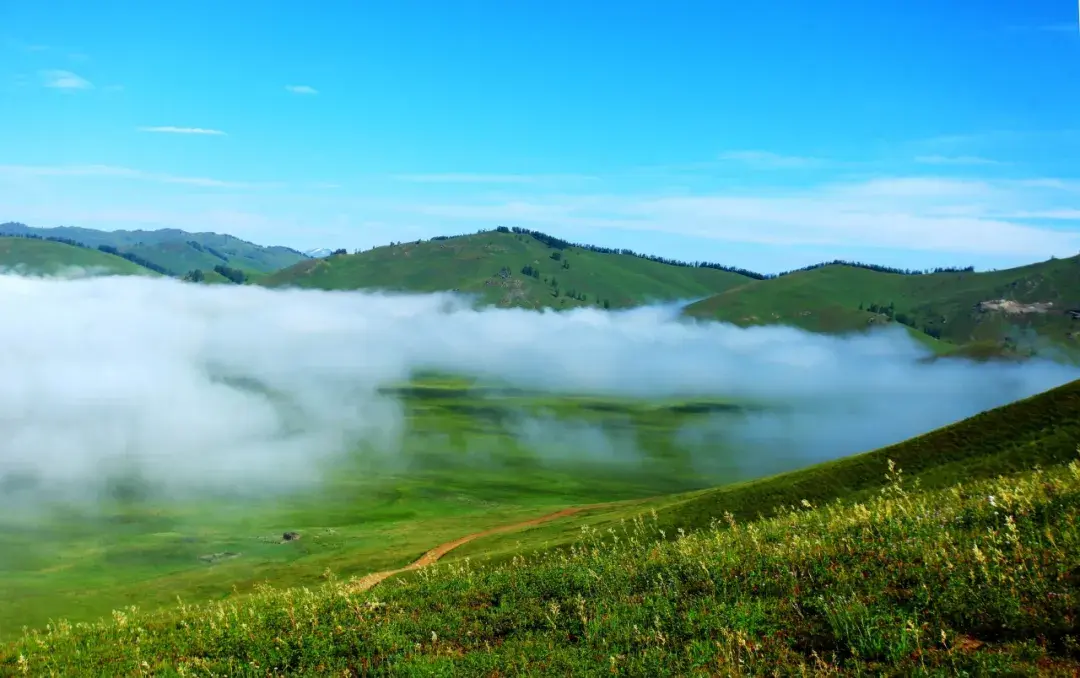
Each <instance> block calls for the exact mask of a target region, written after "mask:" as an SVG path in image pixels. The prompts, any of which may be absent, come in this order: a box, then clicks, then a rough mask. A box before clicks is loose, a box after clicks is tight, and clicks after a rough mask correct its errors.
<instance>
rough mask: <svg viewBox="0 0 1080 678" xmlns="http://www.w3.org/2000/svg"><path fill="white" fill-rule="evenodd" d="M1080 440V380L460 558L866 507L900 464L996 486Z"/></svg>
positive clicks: (932, 478) (939, 478)
mask: <svg viewBox="0 0 1080 678" xmlns="http://www.w3.org/2000/svg"><path fill="white" fill-rule="evenodd" d="M1078 442H1080V381H1074V382H1072V383H1069V384H1066V385H1064V386H1060V387H1058V388H1056V389H1053V390H1050V391H1047V392H1045V393H1041V394H1039V395H1036V396H1033V397H1030V398H1026V399H1024V400H1020V401H1018V402H1015V403H1011V404H1009V405H1005V406H1003V407H998V408H995V409H992V410H988V411H986V412H983V413H981V414H978V415H976V416H974V417H970V418H968V419H964V420H962V421H959V422H956V423H955V424H952V425H949V426H945V427H943V428H940V429H937V430H934V431H931V432H929V433H926V434H924V435H921V436H918V437H915V438H912V439H910V440H906V441H904V442H901V443H898V444H896V445H891V446H889V447H885V448H882V449H879V450H874V451H872V452H866V453H864V454H858V455H854V456H851V457H846V458H844V459H838V460H835V461H829V462H824V463H821V464H817V465H814V466H810V467H808V468H805V469H800V470H798V471H791V472H788V473H782V474H780V475H777V476H773V477H770V478H762V479H758V480H750V481H747V482H742V483H738V484H734V485H727V486H723V487H719V488H713V489H708V490H701V491H697V492H692V493H688V494H683V495H673V496H669V497H660V498H657V499H650V500H646V501H643V502H642V501H634V502H628V503H625V504H612V505H611V506H610V507H600V508H596V509H592V510H590V511H587V512H584V513H582V514H581V516H580V517H579V518H578V519H577V520H576V521H567V522H564V523H560V524H552V525H548V526H545V527H541V528H536V529H533V530H530V531H529V532H528V533H526V534H515V535H511V536H502V537H492V538H486V539H480V540H477V541H475V542H473V543H471V544H469V545H468V546H466V547H464V548H463V549H461V550H460V551H456V552H455V553H456V557H459V558H461V557H466V556H470V555H471V556H473V557H474V558H475V557H481V556H483V557H486V558H494V559H496V560H499V559H502V558H508V557H512V556H513V555H515V554H517V553H519V552H521V551H522V550H523V549H533V550H535V549H542V548H551V547H553V546H560V545H566V544H569V543H571V542H572V541H573V539H574V538H575V537H576V534H577V532H578V531H579V530H580V527H581V525H582V524H587V525H590V526H592V527H593V528H596V529H607V528H609V527H613V526H615V525H617V524H618V523H619V521H621V520H624V519H626V518H628V517H630V516H632V515H635V514H637V513H640V512H641V511H644V510H655V511H656V512H657V515H658V521H659V523H660V524H661V526H663V527H666V528H667V529H668V530H669V532H670V534H671V535H674V534H675V530H676V529H677V528H680V527H681V528H685V529H697V528H705V527H708V526H709V524H710V523H711V522H712V521H713V520H714V519H720V518H722V517H723V516H724V514H725V513H730V514H732V515H733V516H735V517H736V518H737V519H739V520H750V519H753V518H755V517H757V516H758V515H759V514H761V515H765V516H770V515H772V514H773V513H774V512H775V511H776V510H777V509H778V508H782V507H788V506H793V505H798V504H799V502H800V501H802V500H803V499H806V500H809V501H811V502H813V503H814V504H823V503H827V502H830V501H834V500H836V499H846V500H854V499H862V498H865V497H867V496H870V495H872V494H874V493H876V492H878V491H879V490H880V488H881V487H882V486H883V484H884V480H885V477H884V475H883V474H882V468H883V467H884V466H886V464H887V462H888V460H890V459H891V460H893V461H894V462H896V463H897V464H898V465H899V466H900V467H901V468H903V469H904V472H905V475H907V476H909V478H910V479H911V480H912V481H914V480H915V479H918V481H919V482H920V483H921V484H922V486H923V487H926V488H940V487H945V486H948V485H950V484H954V483H958V482H961V481H963V480H965V479H974V478H991V477H994V476H997V475H999V474H1003V473H1013V472H1016V471H1021V470H1025V469H1028V468H1031V467H1033V466H1035V465H1043V466H1048V465H1052V464H1060V463H1063V462H1067V461H1068V460H1069V459H1071V458H1073V457H1074V456H1075V454H1076V448H1077V443H1078Z"/></svg>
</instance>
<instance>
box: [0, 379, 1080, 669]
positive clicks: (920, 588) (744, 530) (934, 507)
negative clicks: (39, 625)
mask: <svg viewBox="0 0 1080 678" xmlns="http://www.w3.org/2000/svg"><path fill="white" fill-rule="evenodd" d="M1069 393H1071V395H1070V394H1069ZM1073 397H1075V385H1074V387H1073V388H1072V391H1071V392H1068V393H1066V394H1064V395H1063V394H1062V393H1055V395H1054V397H1053V398H1052V400H1053V401H1055V402H1056V401H1058V400H1059V399H1064V400H1066V401H1071V400H1072V398H1073ZM1029 406H1030V402H1029ZM1002 412H1005V414H1002ZM1024 413H1026V410H1021V411H1019V412H1018V411H1011V412H1010V411H1009V410H1008V409H1006V410H1003V411H998V412H996V413H993V414H991V415H990V418H991V419H993V420H996V419H1000V418H1005V419H1009V420H1012V419H1014V418H1017V417H1019V416H1020V415H1022V414H1024ZM1006 415H1007V416H1006ZM990 423H992V422H990V421H988V420H985V419H984V421H983V424H984V425H986V424H990ZM1041 423H1042V424H1044V425H1046V424H1047V421H1045V420H1044V421H1042V422H1041ZM968 428H969V430H970V428H971V426H970V425H969V426H968ZM988 428H989V429H990V431H989V432H988V434H987V436H986V437H985V438H984V439H981V440H980V441H979V442H978V443H977V444H976V450H981V449H982V447H981V445H982V444H987V443H990V442H991V440H996V443H997V446H1001V447H1002V448H1010V447H1015V446H1017V445H1019V446H1022V447H1024V448H1027V449H1028V453H1027V454H1021V455H1018V456H1017V458H1016V461H1017V462H1018V463H1020V464H1021V467H1022V466H1025V465H1028V464H1031V463H1034V462H1036V461H1043V460H1048V459H1049V458H1048V457H1046V455H1043V454H1042V453H1041V452H1040V451H1039V449H1040V448H1039V446H1038V444H1035V445H1028V444H1027V442H1030V441H1026V437H1025V435H1026V434H1025V435H1021V437H1020V438H1019V439H1013V438H1011V437H1009V436H1011V435H1013V434H1018V433H1022V432H1024V431H1029V433H1030V431H1033V430H1034V428H1033V427H1029V426H1027V425H1025V424H1023V423H1022V422H1020V421H1015V422H1012V423H1010V424H1003V425H1001V426H998V425H996V424H995V425H992V426H989V427H988ZM995 436H996V437H995ZM1002 436H1005V437H1002ZM1027 437H1030V435H1027ZM945 442H954V441H952V440H947V441H945ZM1072 442H1073V443H1075V438H1072ZM929 444H930V443H929V439H927V440H924V441H923V442H922V443H919V442H913V443H912V445H914V446H915V447H920V446H923V447H925V446H927V445H929ZM995 447H996V446H995ZM927 449H929V448H927ZM894 451H897V450H894ZM984 451H985V450H984ZM944 456H945V458H946V459H947V460H948V461H949V462H952V463H955V462H956V461H960V460H964V459H969V458H970V457H971V454H969V453H967V452H960V453H957V452H956V451H955V450H954V448H953V447H950V446H948V445H947V446H946V451H945V455H944ZM1051 456H1053V455H1051ZM1022 457H1026V458H1027V460H1026V462H1025V461H1022V459H1021V458H1022ZM909 458H910V459H911V460H912V461H914V462H916V463H918V461H919V460H920V459H922V460H923V461H924V462H932V461H933V459H935V458H936V457H932V456H929V457H928V455H927V454H926V452H925V450H924V451H923V452H922V453H921V454H914V453H913V454H910V455H909ZM881 462H882V457H881V456H880V455H879V456H878V457H876V458H874V459H873V462H872V463H871V462H869V461H868V462H867V463H870V464H871V466H873V468H872V470H873V471H874V472H875V473H874V475H877V479H876V480H875V481H874V483H873V484H874V485H875V486H876V487H878V488H880V489H883V490H885V491H884V492H875V493H874V496H872V497H869V496H868V497H866V498H864V499H863V500H862V503H861V504H858V505H851V504H850V503H849V502H843V503H841V502H837V503H833V504H829V505H828V506H825V505H822V507H821V508H816V509H813V508H812V506H811V504H809V503H808V504H804V505H802V506H800V507H799V508H798V509H796V510H794V511H792V512H788V513H785V514H782V515H778V516H776V517H773V518H770V519H760V520H758V521H755V522H751V523H746V522H744V521H742V520H737V519H729V520H727V521H722V522H720V523H719V524H715V525H713V526H711V527H710V528H709V529H707V530H703V531H700V532H696V533H691V534H689V535H688V536H686V537H684V538H680V539H678V540H675V541H672V540H671V539H670V537H671V535H667V536H666V537H665V535H663V534H662V533H661V532H660V529H662V528H661V527H660V526H657V525H654V524H651V523H650V522H648V521H644V520H635V521H632V522H631V523H629V524H626V525H622V526H619V527H620V529H619V530H618V531H613V532H611V533H607V534H605V533H603V532H598V531H596V530H590V531H587V532H586V533H584V534H583V535H582V540H581V541H580V542H579V543H578V544H577V545H576V548H574V549H573V550H571V551H569V552H563V553H554V552H549V553H548V554H545V555H542V556H539V557H535V556H534V557H531V558H518V559H516V560H515V561H514V562H513V563H508V564H504V565H502V566H499V567H495V568H482V569H475V568H473V567H471V566H469V565H468V564H463V565H458V566H456V567H455V566H452V567H449V568H447V567H440V568H438V569H436V570H434V571H433V570H428V571H426V572H424V571H421V572H420V573H419V574H418V575H417V576H415V577H413V578H411V579H410V580H408V581H404V582H390V583H387V584H383V585H382V586H380V587H378V588H376V589H374V590H372V591H370V592H367V593H354V592H351V590H350V588H349V586H348V584H347V583H345V584H340V583H334V582H332V583H330V584H328V585H327V586H325V587H320V588H317V589H314V590H286V591H273V590H266V591H264V592H261V593H259V594H257V595H255V596H253V597H250V598H247V599H244V600H235V601H224V602H221V603H217V604H212V605H209V606H206V607H185V608H180V609H173V610H168V611H163V612H159V613H152V614H145V613H140V612H138V611H137V610H134V609H131V610H125V611H123V612H118V613H115V614H114V616H113V619H112V620H110V621H103V622H101V623H99V624H96V625H92V626H90V625H82V626H78V627H74V628H73V627H72V626H71V625H68V624H64V623H60V624H57V625H54V626H53V627H52V628H51V629H50V630H49V631H47V632H45V633H32V634H30V635H28V636H26V637H25V638H24V639H23V640H22V641H20V642H18V643H17V644H15V645H14V646H11V647H8V648H7V649H6V650H0V670H4V669H6V670H7V671H10V672H12V673H14V672H16V671H23V672H33V673H34V674H35V675H36V674H45V673H58V674H62V675H118V674H124V675H127V674H133V673H136V672H138V673H140V674H146V673H151V672H152V673H153V674H154V675H174V674H176V673H178V672H179V671H183V672H184V673H189V674H192V673H193V674H198V675H211V674H215V675H267V674H273V675H278V674H281V673H284V674H288V675H331V674H333V675H370V674H375V675H451V674H464V675H503V674H511V673H512V674H515V675H601V674H604V675H607V674H614V675H640V676H661V675H698V674H701V675H743V674H750V675H758V674H778V675H806V674H807V673H808V672H810V673H814V674H833V673H835V674H838V675H927V674H930V675H945V674H948V675H955V674H957V673H959V674H961V675H972V674H974V675H985V674H988V673H997V672H1005V673H1007V674H1008V675H1062V676H1067V675H1076V673H1077V671H1078V670H1080V619H1078V617H1077V616H1076V614H1075V612H1076V600H1077V597H1078V596H1080V464H1078V463H1077V462H1076V461H1073V462H1072V463H1071V464H1070V465H1069V466H1068V467H1065V466H1064V465H1061V464H1058V465H1055V466H1052V467H1050V468H1048V469H1046V470H1044V471H1041V472H1038V473H1030V472H1027V473H1021V474H1017V475H1013V476H1011V477H1003V478H999V479H993V480H974V479H972V478H965V480H964V483H963V485H956V486H953V487H951V488H948V489H945V488H942V489H938V490H936V491H919V492H912V489H913V488H912V485H911V483H910V479H909V480H906V481H905V480H903V478H902V476H900V475H899V474H896V473H893V474H891V477H889V478H886V477H885V472H886V471H887V468H886V467H885V465H884V464H882V463H881ZM869 468H870V467H868V469H869ZM901 469H902V470H903V466H901ZM923 470H924V471H926V470H927V469H926V468H925V467H924V469H923ZM984 470H986V469H985V468H984ZM843 472H844V471H843V470H841V469H834V470H833V471H832V473H833V474H834V475H835V474H837V473H843ZM768 482H773V483H775V482H776V481H768ZM811 489H812V488H811ZM794 496H797V495H793V496H792V497H794ZM850 498H852V497H851V495H848V499H850Z"/></svg>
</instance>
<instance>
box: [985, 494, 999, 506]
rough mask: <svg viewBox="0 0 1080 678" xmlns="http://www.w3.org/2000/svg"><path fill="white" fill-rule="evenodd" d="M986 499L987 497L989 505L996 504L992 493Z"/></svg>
mask: <svg viewBox="0 0 1080 678" xmlns="http://www.w3.org/2000/svg"><path fill="white" fill-rule="evenodd" d="M987 499H989V501H990V505H991V506H995V507H996V506H997V504H995V503H994V495H990V496H989V497H987Z"/></svg>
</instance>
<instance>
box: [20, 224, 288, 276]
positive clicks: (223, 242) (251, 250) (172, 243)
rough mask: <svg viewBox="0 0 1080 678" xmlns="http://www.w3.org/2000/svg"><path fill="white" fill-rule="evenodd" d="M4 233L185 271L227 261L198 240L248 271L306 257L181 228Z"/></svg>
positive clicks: (266, 269)
mask: <svg viewBox="0 0 1080 678" xmlns="http://www.w3.org/2000/svg"><path fill="white" fill-rule="evenodd" d="M0 233H12V234H32V235H39V236H42V237H49V236H53V237H62V238H70V239H72V240H75V241H77V242H81V243H83V244H85V245H88V246H90V247H92V248H97V247H98V246H99V245H111V246H113V247H116V248H117V249H119V250H121V251H123V252H131V253H133V254H138V255H139V256H141V257H144V258H145V259H147V260H148V261H151V262H153V263H155V264H158V265H160V266H164V267H165V268H166V269H168V270H170V271H173V272H175V273H176V274H177V275H183V274H184V273H187V272H188V271H189V270H191V269H193V268H199V269H203V271H210V270H212V269H213V268H214V266H215V265H217V264H220V263H223V262H222V260H221V259H219V258H218V257H216V256H214V255H212V254H210V253H208V252H205V251H203V252H200V251H198V250H197V249H195V248H193V247H191V246H190V245H188V244H187V243H188V241H195V242H197V243H199V245H201V246H202V247H203V248H207V247H210V248H213V249H214V250H216V251H217V252H220V253H221V254H223V255H225V257H226V258H227V259H228V265H229V266H231V267H233V268H239V269H242V270H245V271H252V272H260V273H268V272H270V271H276V270H278V269H281V268H285V267H286V266H291V265H293V264H295V263H296V262H298V261H304V260H306V258H305V257H304V256H303V255H302V254H299V253H297V252H294V251H292V250H290V249H288V248H285V247H264V246H261V245H256V244H254V243H250V242H247V241H245V240H241V239H239V238H236V237H233V236H231V235H222V234H218V233H188V232H186V231H181V230H178V229H160V230H156V231H98V230H95V229H90V228H77V227H69V226H60V227H57V228H33V227H29V226H25V225H23V224H14V223H8V224H0Z"/></svg>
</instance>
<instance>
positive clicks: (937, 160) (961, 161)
mask: <svg viewBox="0 0 1080 678" xmlns="http://www.w3.org/2000/svg"><path fill="white" fill-rule="evenodd" d="M915 162H917V163H920V164H923V165H1001V164H1003V163H1002V162H1000V161H998V160H991V159H989V158H980V157H979V156H977V155H955V156H949V155H920V156H918V157H917V158H915Z"/></svg>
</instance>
